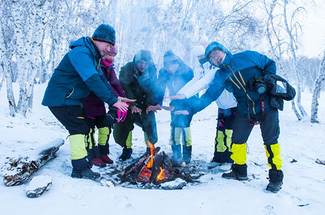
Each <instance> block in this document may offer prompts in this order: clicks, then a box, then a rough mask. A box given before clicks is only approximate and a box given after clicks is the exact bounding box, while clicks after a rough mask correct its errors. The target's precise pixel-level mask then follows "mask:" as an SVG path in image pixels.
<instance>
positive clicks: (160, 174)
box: [156, 167, 164, 181]
mask: <svg viewBox="0 0 325 215" xmlns="http://www.w3.org/2000/svg"><path fill="white" fill-rule="evenodd" d="M159 168H160V172H159V174H158V175H157V178H156V179H157V181H161V180H162V179H163V178H164V177H163V173H164V171H163V169H162V168H161V167H159Z"/></svg>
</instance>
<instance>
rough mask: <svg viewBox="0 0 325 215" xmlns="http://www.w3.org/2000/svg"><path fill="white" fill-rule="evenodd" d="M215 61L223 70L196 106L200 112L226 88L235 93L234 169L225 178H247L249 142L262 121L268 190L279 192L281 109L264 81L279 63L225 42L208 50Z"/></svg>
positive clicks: (194, 109)
mask: <svg viewBox="0 0 325 215" xmlns="http://www.w3.org/2000/svg"><path fill="white" fill-rule="evenodd" d="M205 55H206V57H207V59H208V60H209V61H210V63H211V64H213V65H215V66H217V67H219V68H220V69H219V70H218V72H217V73H216V74H215V77H214V79H213V81H212V83H211V85H210V87H209V88H208V90H207V92H206V93H205V94H204V95H203V96H202V97H201V98H200V99H198V100H197V101H196V102H195V105H192V107H191V112H192V113H196V112H198V111H201V110H202V109H204V108H205V107H207V106H208V105H209V104H210V103H211V102H213V101H214V100H215V99H216V98H218V97H219V96H220V94H221V93H222V91H223V90H224V89H227V90H228V91H230V92H233V94H234V96H235V97H236V99H237V102H238V105H237V116H236V119H235V123H234V126H233V136H232V146H231V151H232V155H231V159H233V160H234V164H233V165H232V171H231V172H230V173H224V174H223V175H222V177H223V178H227V179H235V180H247V179H248V178H247V165H246V142H247V140H248V137H249V135H250V133H251V131H252V129H253V127H254V125H257V124H259V125H260V129H261V133H262V137H263V141H264V146H265V150H266V155H267V160H268V165H269V166H270V168H271V169H270V170H269V184H268V185H267V188H266V189H267V190H269V191H271V192H278V191H279V190H280V189H281V187H282V181H283V172H282V171H281V166H282V160H281V153H280V145H279V143H278V137H279V134H280V127H279V114H278V110H277V109H275V108H273V107H271V106H270V95H269V94H268V93H267V87H268V86H267V85H266V84H265V83H264V81H263V79H262V78H263V76H264V75H266V74H275V73H276V66H275V62H274V61H273V60H271V59H269V58H268V57H266V56H265V55H262V54H260V53H258V52H254V51H244V52H240V53H237V54H234V55H232V54H231V53H230V52H229V51H228V50H227V49H226V48H225V47H224V46H223V45H221V44H220V43H218V42H212V43H210V44H209V46H208V47H207V48H206V50H205Z"/></svg>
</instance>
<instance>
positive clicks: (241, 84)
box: [224, 64, 256, 115]
mask: <svg viewBox="0 0 325 215" xmlns="http://www.w3.org/2000/svg"><path fill="white" fill-rule="evenodd" d="M225 65H226V64H224V66H225ZM226 66H228V67H229V69H230V71H231V72H232V74H233V75H234V77H235V79H236V80H237V81H238V83H239V85H240V86H241V88H242V89H243V90H244V92H245V94H246V96H247V98H248V99H249V100H250V101H251V102H252V104H253V113H254V114H255V115H256V112H255V102H254V100H253V99H252V98H251V97H250V96H249V95H248V94H247V91H246V89H245V87H244V86H246V83H245V81H244V79H243V77H242V75H241V72H240V71H239V70H238V74H239V76H240V78H241V80H242V82H243V83H241V82H240V80H239V79H238V78H237V76H236V75H235V72H234V70H233V69H232V68H231V67H230V66H229V65H226ZM230 80H231V82H232V83H233V84H234V85H235V86H237V88H238V89H241V88H240V87H239V86H238V85H237V84H236V82H235V81H234V80H232V78H230ZM243 85H244V86H243ZM248 114H249V113H248Z"/></svg>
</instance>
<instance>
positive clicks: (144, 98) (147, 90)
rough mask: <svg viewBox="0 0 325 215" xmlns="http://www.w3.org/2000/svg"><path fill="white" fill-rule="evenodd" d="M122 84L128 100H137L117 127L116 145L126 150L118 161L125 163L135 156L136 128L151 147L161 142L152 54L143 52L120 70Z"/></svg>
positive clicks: (115, 128)
mask: <svg viewBox="0 0 325 215" xmlns="http://www.w3.org/2000/svg"><path fill="white" fill-rule="evenodd" d="M119 80H120V83H121V85H122V87H123V89H124V91H125V94H126V96H127V97H128V98H131V99H136V102H131V103H130V107H129V111H128V114H127V117H126V119H125V121H124V122H122V123H119V124H116V125H115V126H114V132H113V135H114V139H115V142H116V143H118V144H119V145H121V146H122V147H123V152H122V155H121V156H120V157H119V159H121V160H122V161H125V160H127V159H129V158H131V154H132V130H133V128H134V124H136V125H138V126H140V127H141V128H142V130H143V132H144V139H145V142H146V144H148V141H149V142H150V143H151V144H155V143H156V142H157V141H158V135H157V125H156V118H155V111H157V110H159V109H160V106H159V104H158V101H157V99H156V96H155V87H156V85H157V69H156V66H155V64H154V63H153V60H152V57H151V52H149V51H147V50H140V51H139V52H138V53H137V54H136V55H135V56H134V58H133V61H131V62H129V63H127V64H126V65H125V66H123V67H122V68H121V71H120V74H119ZM147 147H149V145H147Z"/></svg>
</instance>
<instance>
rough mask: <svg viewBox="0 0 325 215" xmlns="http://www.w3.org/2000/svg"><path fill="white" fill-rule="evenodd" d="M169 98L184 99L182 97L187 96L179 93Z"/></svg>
mask: <svg viewBox="0 0 325 215" xmlns="http://www.w3.org/2000/svg"><path fill="white" fill-rule="evenodd" d="M167 98H169V99H170V100H182V99H186V96H185V95H184V94H177V95H175V96H170V97H167Z"/></svg>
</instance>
